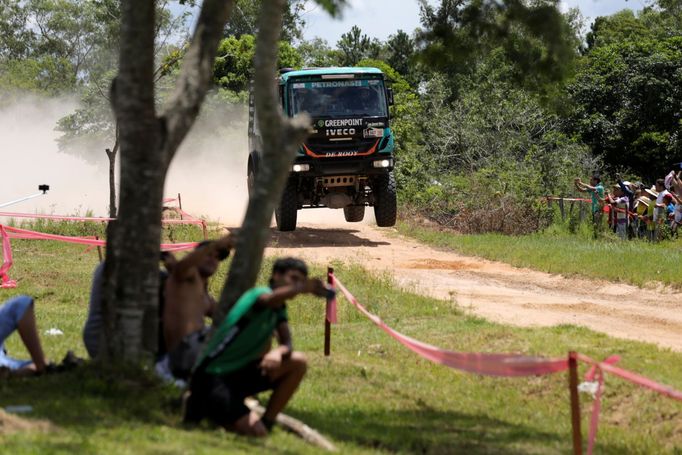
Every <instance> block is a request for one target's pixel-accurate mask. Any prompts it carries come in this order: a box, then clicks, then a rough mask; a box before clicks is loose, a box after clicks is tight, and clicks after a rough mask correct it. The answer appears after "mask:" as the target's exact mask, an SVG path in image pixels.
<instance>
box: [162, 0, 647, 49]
mask: <svg viewBox="0 0 682 455" xmlns="http://www.w3.org/2000/svg"><path fill="white" fill-rule="evenodd" d="M429 2H431V3H438V0H429ZM646 2H647V0H561V3H562V8H563V9H564V10H567V9H568V8H574V7H578V8H579V9H580V11H581V12H582V14H583V16H584V17H585V19H586V22H587V24H586V25H588V26H589V23H590V22H592V20H593V19H594V18H595V17H597V16H606V15H609V14H613V13H615V12H617V11H620V10H622V9H625V8H629V9H633V10H640V9H642V8H643V7H644V5H645V3H646ZM308 3H309V4H310V6H309V7H308V9H307V11H306V12H305V16H304V17H305V20H306V23H307V24H306V27H305V30H304V33H303V34H304V38H306V39H311V38H314V37H320V38H323V39H325V40H327V41H328V42H329V44H330V45H332V46H333V45H334V44H336V42H337V41H338V40H339V38H340V37H341V35H342V34H343V33H346V32H347V31H348V30H350V28H351V27H352V26H353V25H357V26H358V27H360V28H361V29H362V31H363V32H364V33H365V34H367V35H369V36H370V37H373V38H379V39H380V40H385V39H386V38H388V36H389V35H391V34H393V33H395V32H396V31H397V30H399V29H402V30H404V31H406V32H408V33H412V31H413V30H414V29H415V28H417V27H419V25H420V24H419V2H418V1H417V0H349V3H350V7H349V8H346V10H345V12H344V14H343V16H342V17H341V18H340V19H338V18H337V19H333V18H331V17H329V15H328V14H327V13H326V12H324V11H323V10H322V9H321V8H319V7H317V6H315V5H314V4H313V2H312V1H309V2H308ZM171 8H172V9H173V10H174V11H175V12H176V13H177V12H179V11H181V10H182V9H183V7H180V6H178V5H177V4H175V5H174V6H172V7H171ZM196 10H197V9H195V14H196Z"/></svg>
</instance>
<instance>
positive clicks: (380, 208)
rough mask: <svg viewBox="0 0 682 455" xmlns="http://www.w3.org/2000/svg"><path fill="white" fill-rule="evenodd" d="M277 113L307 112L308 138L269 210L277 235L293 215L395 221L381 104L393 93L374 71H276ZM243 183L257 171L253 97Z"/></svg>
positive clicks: (292, 222)
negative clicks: (321, 212) (331, 212)
mask: <svg viewBox="0 0 682 455" xmlns="http://www.w3.org/2000/svg"><path fill="white" fill-rule="evenodd" d="M277 84H278V87H279V97H280V103H281V106H282V109H283V111H284V113H285V114H286V115H287V116H289V117H293V116H294V115H296V114H298V113H302V112H307V113H308V114H309V115H310V117H311V119H312V130H311V132H310V135H309V136H308V138H307V139H306V140H305V142H304V143H303V144H301V146H300V148H299V150H298V154H297V156H296V158H295V160H294V162H293V164H292V166H291V172H290V174H289V178H288V180H287V184H286V187H285V188H284V193H283V194H282V199H281V201H280V203H279V205H278V207H277V209H276V210H275V221H276V223H277V228H278V229H279V230H280V231H293V230H295V229H296V219H297V215H298V211H299V210H302V209H314V208H323V207H327V208H330V209H343V213H344V215H345V218H346V221H348V222H351V223H356V222H360V221H362V220H363V218H364V216H365V209H366V208H367V207H373V208H374V217H375V218H376V222H377V225H379V226H382V227H385V226H393V225H394V224H395V221H396V215H397V203H396V183H395V177H394V175H393V166H394V164H395V161H394V154H393V151H394V137H393V132H392V131H391V128H390V116H389V106H390V105H392V104H393V92H392V90H391V89H390V88H389V87H387V81H386V77H385V75H384V73H382V72H381V71H380V70H379V69H377V68H312V69H303V70H288V69H285V70H280V75H279V77H278V78H277ZM249 150H250V154H249V161H248V169H247V172H248V177H247V178H248V186H249V191H250V192H251V191H252V190H253V185H254V182H255V176H256V174H257V173H258V169H259V167H260V166H262V160H263V156H262V153H261V151H262V140H261V137H260V134H259V131H258V124H257V121H256V112H255V104H254V100H253V92H252V93H251V96H250V97H249Z"/></svg>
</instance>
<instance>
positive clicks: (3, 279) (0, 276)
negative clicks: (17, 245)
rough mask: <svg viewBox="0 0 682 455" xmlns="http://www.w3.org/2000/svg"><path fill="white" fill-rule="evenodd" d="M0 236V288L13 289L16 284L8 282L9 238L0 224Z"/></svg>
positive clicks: (10, 253) (10, 252)
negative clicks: (0, 253)
mask: <svg viewBox="0 0 682 455" xmlns="http://www.w3.org/2000/svg"><path fill="white" fill-rule="evenodd" d="M0 236H2V265H1V266H0V288H5V289H6V288H15V287H17V282H16V281H14V280H10V278H9V275H7V272H9V269H11V268H12V247H11V245H10V242H9V236H8V235H7V232H5V227H4V226H3V225H1V224H0Z"/></svg>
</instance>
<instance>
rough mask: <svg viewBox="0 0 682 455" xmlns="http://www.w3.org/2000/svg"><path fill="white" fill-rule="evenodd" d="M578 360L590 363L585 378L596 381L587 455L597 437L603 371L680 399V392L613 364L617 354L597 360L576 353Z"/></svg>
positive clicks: (590, 451) (617, 359)
mask: <svg viewBox="0 0 682 455" xmlns="http://www.w3.org/2000/svg"><path fill="white" fill-rule="evenodd" d="M578 360H580V361H581V362H584V363H586V364H588V365H591V367H590V370H589V371H588V373H587V375H586V378H585V379H586V380H594V379H595V376H596V380H597V382H598V386H597V391H596V393H595V397H594V404H593V406H592V417H591V418H590V433H589V437H588V442H587V455H592V453H593V450H594V444H595V441H596V439H597V429H598V427H599V413H600V410H601V396H602V392H603V389H604V372H607V373H611V374H613V375H614V376H618V377H620V378H621V379H625V380H626V381H628V382H631V383H632V384H635V385H638V386H640V387H644V388H646V389H649V390H652V391H654V392H656V393H659V394H661V395H664V396H666V397H668V398H672V399H673V400H677V401H682V392H680V391H679V390H676V389H673V388H672V387H670V386H667V385H665V384H661V383H659V382H656V381H653V380H651V379H649V378H647V377H644V376H642V375H639V374H637V373H634V372H632V371H628V370H624V369H622V368H619V367H617V366H614V365H613V364H614V363H616V362H618V361H619V360H620V357H618V356H611V357H609V358H607V359H606V360H604V361H603V362H599V361H596V360H593V359H591V358H590V357H588V356H586V355H584V354H578Z"/></svg>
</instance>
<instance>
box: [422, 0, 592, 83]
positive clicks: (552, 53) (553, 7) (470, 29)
mask: <svg viewBox="0 0 682 455" xmlns="http://www.w3.org/2000/svg"><path fill="white" fill-rule="evenodd" d="M420 3H421V21H422V26H423V27H422V29H421V31H420V32H419V33H418V42H419V46H420V48H421V52H420V59H421V60H422V62H423V63H424V67H425V68H428V69H430V70H431V71H436V72H441V73H443V74H447V75H449V77H450V80H451V83H452V84H453V86H455V90H454V91H453V96H457V95H458V91H457V88H456V85H457V79H458V78H459V77H461V76H462V75H468V74H472V72H474V71H475V70H476V68H477V65H478V63H479V62H481V61H482V60H483V59H484V58H485V56H487V55H488V54H490V52H491V51H492V50H495V49H500V50H501V51H502V52H503V55H504V57H505V60H506V61H507V62H508V63H509V64H511V65H512V67H511V69H513V70H514V72H513V73H512V74H514V75H515V78H516V82H517V84H518V85H522V86H523V87H524V88H527V89H530V90H534V91H537V92H540V93H542V92H543V91H544V90H546V89H547V87H548V86H552V85H553V84H556V83H559V82H562V81H563V80H564V79H565V78H566V77H567V76H568V75H570V73H571V71H572V69H573V63H574V61H575V58H576V55H577V50H578V46H579V41H578V39H577V37H576V35H575V29H574V27H572V24H571V23H570V22H569V20H568V17H566V16H564V15H562V14H561V11H560V9H559V0H538V1H532V2H527V1H525V0H441V1H440V3H439V4H438V6H433V5H432V4H431V3H430V2H429V1H427V0H420Z"/></svg>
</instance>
